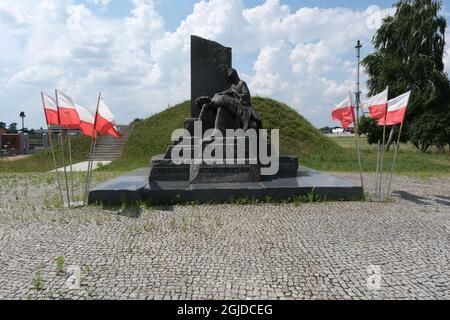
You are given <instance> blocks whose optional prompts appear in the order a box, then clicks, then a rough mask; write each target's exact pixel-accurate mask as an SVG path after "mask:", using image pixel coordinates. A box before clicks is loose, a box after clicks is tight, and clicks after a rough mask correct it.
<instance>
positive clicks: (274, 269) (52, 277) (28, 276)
mask: <svg viewBox="0 0 450 320" xmlns="http://www.w3.org/2000/svg"><path fill="white" fill-rule="evenodd" d="M336 175H338V176H340V177H343V178H346V179H348V180H351V181H353V182H354V183H358V179H359V176H358V175H357V174H336ZM372 178H373V177H372V176H366V180H368V181H369V180H371V179H372ZM0 182H1V187H0V248H1V250H0V298H1V299H450V263H449V262H450V179H448V178H439V179H438V178H430V179H425V180H423V179H419V178H412V177H396V178H395V180H394V188H393V190H394V193H393V199H392V200H391V201H389V202H387V203H375V202H370V201H367V202H322V203H298V204H279V205H278V204H277V205H275V204H260V205H237V204H230V205H201V206H195V205H190V206H174V207H156V208H152V207H145V206H134V207H122V208H107V209H106V210H105V209H102V208H100V207H90V208H88V209H86V208H81V209H75V210H71V211H68V210H64V209H62V208H58V206H57V205H56V201H55V198H57V197H58V192H57V190H56V188H55V186H54V183H53V182H52V181H51V178H50V176H49V175H47V174H35V175H31V174H29V175H26V174H1V175H0ZM369 183H370V184H369V191H370V186H372V184H373V182H372V181H369ZM58 257H62V258H60V260H61V259H62V260H63V263H62V265H61V263H60V265H59V266H58V263H57V259H58ZM73 268H75V269H77V268H78V269H79V270H80V272H79V273H75V275H76V274H79V276H80V278H79V281H80V282H79V284H80V286H79V287H77V286H75V288H69V287H70V286H69V284H70V283H71V281H72V280H73V281H75V282H74V283H75V284H76V280H77V279H75V278H73V277H71V276H70V275H71V273H70V272H69V271H70V270H71V269H73Z"/></svg>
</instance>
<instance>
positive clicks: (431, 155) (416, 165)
mask: <svg viewBox="0 0 450 320" xmlns="http://www.w3.org/2000/svg"><path fill="white" fill-rule="evenodd" d="M331 139H332V140H333V141H335V142H336V143H337V144H339V145H340V146H341V147H342V148H343V149H344V150H345V155H339V156H337V155H336V161H335V162H334V163H332V164H331V165H330V166H329V169H328V168H326V166H328V164H327V165H326V166H325V168H323V166H322V168H320V167H319V166H317V167H318V169H322V170H331V171H357V170H358V163H357V161H356V146H355V138H354V137H332V138H331ZM360 146H361V158H362V165H363V170H364V171H375V169H376V163H377V146H376V145H369V144H368V143H367V139H366V138H365V137H362V138H361V139H360ZM393 154H394V145H393V146H392V147H391V150H390V151H389V152H387V153H386V155H385V161H384V169H385V170H388V169H389V170H390V168H391V164H392V158H393ZM344 158H348V159H347V160H346V161H340V159H344ZM395 172H396V173H398V174H403V175H412V176H420V177H439V176H450V154H449V152H445V153H440V152H438V151H436V150H431V151H428V152H426V153H423V152H421V151H419V150H418V149H416V148H415V147H414V146H412V145H411V144H409V143H401V144H400V149H399V152H398V156H397V161H396V164H395Z"/></svg>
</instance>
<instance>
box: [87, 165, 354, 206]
mask: <svg viewBox="0 0 450 320" xmlns="http://www.w3.org/2000/svg"><path fill="white" fill-rule="evenodd" d="M148 177H149V169H148V168H141V169H137V170H135V171H133V172H130V173H128V174H125V175H123V176H121V177H118V178H116V179H113V180H110V181H107V182H105V183H103V184H101V185H99V186H97V187H96V188H95V189H93V190H92V191H91V192H90V193H89V204H94V203H104V204H110V205H112V204H120V203H121V202H122V201H124V200H127V201H140V200H142V201H145V200H150V201H152V202H153V203H170V202H173V201H181V202H198V203H212V202H214V203H226V202H230V201H232V200H233V199H240V198H247V199H259V200H264V199H266V198H267V197H270V198H271V199H273V200H282V199H287V198H290V197H293V196H301V195H308V194H310V193H311V192H312V193H314V194H315V195H317V196H319V197H320V198H321V199H324V200H340V201H350V200H360V199H362V188H361V187H360V186H355V185H354V184H352V183H350V182H348V181H345V180H342V179H339V178H336V177H333V176H331V175H329V174H326V173H322V172H319V171H316V170H313V169H310V168H307V167H302V166H300V168H299V170H298V174H297V177H295V178H278V179H273V180H269V181H262V182H252V183H206V184H194V185H192V184H189V182H188V181H157V182H150V183H149V179H148Z"/></svg>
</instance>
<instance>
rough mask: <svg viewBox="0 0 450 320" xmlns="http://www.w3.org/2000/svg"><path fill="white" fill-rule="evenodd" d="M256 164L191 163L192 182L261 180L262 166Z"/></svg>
mask: <svg viewBox="0 0 450 320" xmlns="http://www.w3.org/2000/svg"><path fill="white" fill-rule="evenodd" d="M254 163H255V164H250V163H249V164H210V165H207V164H204V163H202V164H191V170H190V182H191V183H192V184H200V183H209V184H217V183H220V184H222V183H245V182H259V181H261V173H260V167H259V164H258V163H257V160H256V159H254Z"/></svg>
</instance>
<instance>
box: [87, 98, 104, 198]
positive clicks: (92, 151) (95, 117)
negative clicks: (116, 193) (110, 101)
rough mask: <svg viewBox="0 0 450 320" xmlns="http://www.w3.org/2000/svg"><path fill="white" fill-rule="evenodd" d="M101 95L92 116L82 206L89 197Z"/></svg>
mask: <svg viewBox="0 0 450 320" xmlns="http://www.w3.org/2000/svg"><path fill="white" fill-rule="evenodd" d="M101 95H102V93H101V92H99V93H98V100H97V108H96V110H95V116H94V132H93V135H92V139H91V147H90V153H89V160H88V172H87V175H86V186H85V190H84V201H83V202H84V205H86V201H88V200H89V199H88V197H89V188H90V183H91V182H90V175H91V173H90V172H91V171H92V167H93V165H94V163H93V155H94V151H95V145H96V142H97V131H96V129H95V128H96V125H97V113H98V108H99V106H100V99H101Z"/></svg>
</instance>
